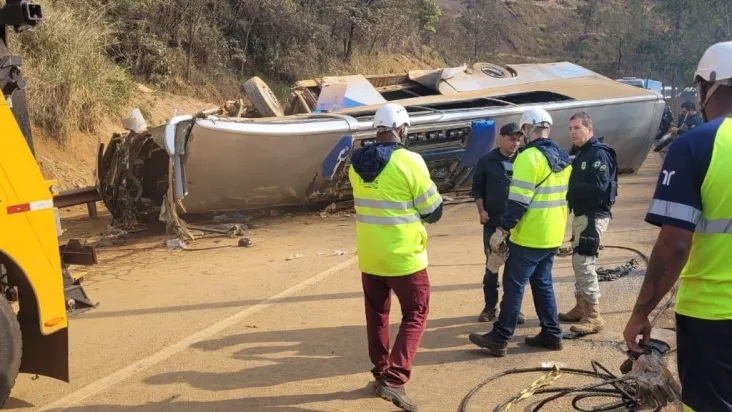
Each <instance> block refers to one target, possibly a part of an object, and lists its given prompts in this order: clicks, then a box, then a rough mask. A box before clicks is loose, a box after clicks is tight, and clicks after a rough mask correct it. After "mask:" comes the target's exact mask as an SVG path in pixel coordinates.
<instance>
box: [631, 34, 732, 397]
mask: <svg viewBox="0 0 732 412" xmlns="http://www.w3.org/2000/svg"><path fill="white" fill-rule="evenodd" d="M731 63H732V42H723V43H717V44H715V45H713V46H711V47H709V48H708V49H707V50H706V52H705V53H704V55H703V56H702V58H701V60H700V62H699V66H698V68H697V71H696V74H695V81H696V82H697V84H698V87H699V101H700V110H701V113H702V115H703V116H704V120H705V121H707V123H705V124H703V125H701V126H697V127H695V128H693V129H692V130H689V131H687V132H686V133H684V134H683V135H681V136H679V137H678V139H676V140H675V141H674V142H673V143H671V146H670V147H669V151H668V154H667V155H666V159H665V161H664V163H663V166H662V171H661V173H660V175H659V177H658V183H657V185H656V191H655V194H654V196H653V200H652V201H651V204H650V207H649V209H648V213H647V214H646V218H645V220H646V222H648V223H651V224H653V225H656V226H660V227H661V231H660V233H659V235H658V239H657V240H656V244H655V246H654V247H653V252H652V253H651V257H650V261H649V264H648V269H647V270H646V275H645V279H644V280H643V285H642V286H641V290H640V292H639V294H638V299H637V301H636V304H635V306H634V308H633V313H632V315H631V316H630V319H629V320H628V324H627V326H626V327H625V331H624V336H625V342H626V345H627V346H628V349H629V350H630V351H632V352H636V353H639V352H642V351H643V348H642V346H641V345H643V344H644V343H647V342H648V341H649V339H650V335H651V324H650V322H649V320H648V316H649V315H650V313H651V312H652V311H653V309H655V308H656V306H657V305H658V303H659V302H660V301H661V299H662V298H663V297H664V296H665V295H666V294H667V293H668V292H669V290H670V289H671V287H672V286H673V285H674V283H675V282H676V281H677V279H679V277H680V283H679V289H678V294H677V295H676V307H675V310H676V328H677V329H676V340H677V347H678V351H677V356H678V371H679V377H680V379H681V385H682V401H683V403H684V405H685V407H686V408H685V410H690V411H732V390H731V388H732V349H731V346H730V345H731V344H732V265H731V264H730V263H729V256H728V255H729V253H730V251H731V250H732V185H730V183H729V176H732V64H731ZM638 335H641V336H642V340H641V342H640V344H639V343H638V342H637V341H636V339H637V337H638Z"/></svg>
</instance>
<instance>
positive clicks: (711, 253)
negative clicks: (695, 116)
mask: <svg viewBox="0 0 732 412" xmlns="http://www.w3.org/2000/svg"><path fill="white" fill-rule="evenodd" d="M729 176H732V119H726V120H724V121H723V122H722V124H721V125H720V127H719V129H718V130H717V135H716V137H715V140H714V147H713V149H712V159H711V162H710V164H709V168H708V169H707V173H706V175H705V176H704V181H703V183H702V186H701V199H702V210H701V216H699V215H698V212H699V211H698V210H695V211H693V212H694V213H697V216H696V217H697V218H698V222H697V224H696V229H695V231H694V237H693V240H692V245H691V251H690V253H689V259H688V261H687V262H686V266H684V269H683V270H682V271H681V276H680V279H681V280H680V283H679V291H678V294H677V297H676V312H677V313H679V314H681V315H685V316H690V317H694V318H700V319H708V320H716V319H732V265H730V262H729V256H728V254H729V251H732V185H730V183H729Z"/></svg>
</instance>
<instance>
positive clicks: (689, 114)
mask: <svg viewBox="0 0 732 412" xmlns="http://www.w3.org/2000/svg"><path fill="white" fill-rule="evenodd" d="M702 124H704V119H702V117H701V115H700V114H699V112H697V111H696V105H695V104H694V102H692V101H690V100H687V101H685V102H683V103H681V113H679V120H678V122H677V123H676V126H675V127H672V128H671V132H672V133H674V134H676V135H682V134H684V133H685V132H688V131H689V130H691V129H693V128H695V127H697V126H701V125H702Z"/></svg>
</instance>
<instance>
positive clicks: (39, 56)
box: [13, 1, 134, 142]
mask: <svg viewBox="0 0 732 412" xmlns="http://www.w3.org/2000/svg"><path fill="white" fill-rule="evenodd" d="M82 10H83V9H80V8H79V7H74V8H73V9H71V8H70V7H69V6H64V5H63V4H62V3H59V2H50V1H47V2H45V3H44V4H43V14H44V22H43V23H42V24H41V25H39V26H37V27H36V29H35V30H33V31H29V32H25V33H23V34H21V35H20V36H16V38H15V39H13V40H15V41H18V42H19V43H20V50H19V52H20V54H21V55H22V56H23V62H24V63H23V67H22V70H23V73H24V76H25V78H26V80H27V82H28V86H27V92H28V99H29V105H28V107H29V111H30V116H31V120H32V121H33V122H34V123H35V124H37V125H38V126H40V127H41V128H42V129H43V130H44V131H45V132H47V134H48V135H49V136H53V137H55V138H57V139H58V140H59V141H61V142H65V140H66V139H67V138H68V136H69V135H70V134H71V133H73V132H75V131H83V132H91V133H93V132H95V131H96V130H97V127H98V125H99V124H100V122H101V121H102V120H104V119H106V118H109V117H110V116H114V117H116V115H117V113H118V112H119V110H120V108H121V106H123V105H124V104H126V103H127V102H128V101H129V99H130V97H131V96H132V93H133V90H134V83H133V82H132V80H131V78H130V76H129V75H128V74H127V73H126V72H125V70H124V69H122V68H120V67H119V66H116V65H115V64H114V63H112V62H111V61H110V60H109V59H108V58H107V56H106V54H105V50H106V48H107V47H109V46H110V43H111V42H113V41H114V38H113V31H112V29H111V27H110V26H109V25H108V24H107V23H105V22H104V20H103V18H102V17H101V16H100V14H101V13H99V14H94V13H81V12H80V11H82Z"/></svg>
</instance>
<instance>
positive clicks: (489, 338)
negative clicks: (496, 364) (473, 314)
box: [468, 332, 508, 358]
mask: <svg viewBox="0 0 732 412" xmlns="http://www.w3.org/2000/svg"><path fill="white" fill-rule="evenodd" d="M468 338H469V339H470V341H471V342H473V343H474V344H476V345H478V346H480V347H481V348H485V349H488V352H490V354H491V355H493V356H497V357H499V358H500V357H503V356H506V348H507V347H508V343H507V342H501V341H499V340H498V339H496V338H495V337H494V336H493V335H492V334H491V333H490V332H489V333H486V334H484V335H481V334H479V333H471V334H470V335H468Z"/></svg>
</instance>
